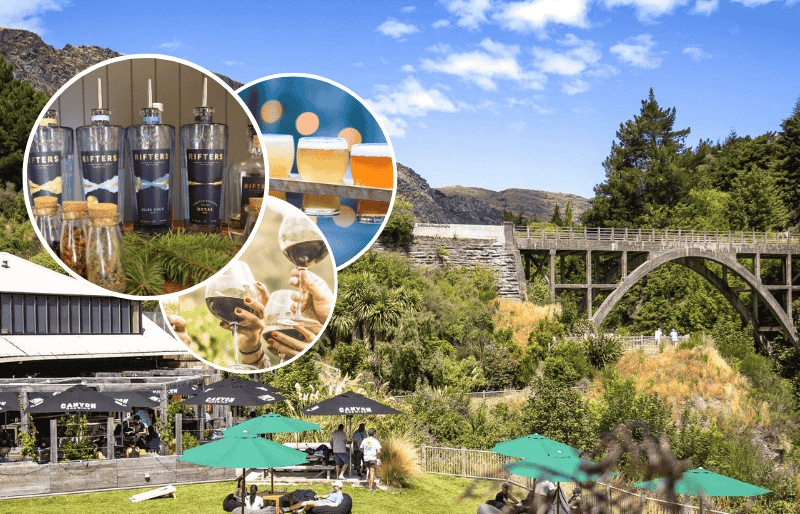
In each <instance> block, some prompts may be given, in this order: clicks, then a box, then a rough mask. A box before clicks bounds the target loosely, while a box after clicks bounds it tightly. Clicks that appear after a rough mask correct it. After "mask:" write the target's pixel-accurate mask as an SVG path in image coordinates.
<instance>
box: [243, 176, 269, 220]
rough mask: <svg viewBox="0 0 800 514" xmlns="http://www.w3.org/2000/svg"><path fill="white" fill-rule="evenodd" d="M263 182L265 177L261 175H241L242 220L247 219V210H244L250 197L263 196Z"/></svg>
mask: <svg viewBox="0 0 800 514" xmlns="http://www.w3.org/2000/svg"><path fill="white" fill-rule="evenodd" d="M264 183H265V177H263V176H261V175H251V176H249V177H248V176H244V177H242V205H241V208H240V210H241V213H242V221H243V222H244V221H245V220H247V212H246V211H245V210H244V208H245V206H246V205H248V204H249V203H250V199H251V198H263V197H264V189H265V188H264Z"/></svg>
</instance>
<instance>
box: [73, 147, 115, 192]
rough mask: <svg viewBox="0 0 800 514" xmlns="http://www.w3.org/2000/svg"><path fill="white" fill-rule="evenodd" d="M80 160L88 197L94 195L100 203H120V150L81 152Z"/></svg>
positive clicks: (84, 187) (84, 190)
mask: <svg viewBox="0 0 800 514" xmlns="http://www.w3.org/2000/svg"><path fill="white" fill-rule="evenodd" d="M80 160H81V171H82V172H83V195H84V196H85V197H86V199H87V200H88V199H89V197H90V196H93V197H95V198H96V199H97V201H98V202H99V203H114V204H117V205H119V152H118V151H117V150H112V151H106V150H103V151H88V152H81V154H80Z"/></svg>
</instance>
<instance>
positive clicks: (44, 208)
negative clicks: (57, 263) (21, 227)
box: [33, 196, 61, 255]
mask: <svg viewBox="0 0 800 514" xmlns="http://www.w3.org/2000/svg"><path fill="white" fill-rule="evenodd" d="M57 211H58V199H57V198H56V197H55V196H37V197H36V198H34V199H33V216H34V219H35V222H36V227H37V228H38V229H39V233H40V234H41V236H42V239H44V242H45V244H46V245H47V246H49V247H50V249H51V250H53V253H55V254H56V255H59V254H60V253H61V218H59V217H58V214H57Z"/></svg>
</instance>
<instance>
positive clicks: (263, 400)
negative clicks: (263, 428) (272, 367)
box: [180, 380, 286, 406]
mask: <svg viewBox="0 0 800 514" xmlns="http://www.w3.org/2000/svg"><path fill="white" fill-rule="evenodd" d="M222 382H224V381H222ZM244 382H245V383H242V384H239V385H227V386H226V385H222V386H220V385H219V384H221V382H216V383H214V384H211V385H210V386H208V387H206V390H205V391H203V392H202V393H200V394H198V395H197V396H194V397H192V398H189V399H186V400H184V401H182V402H180V403H181V404H182V405H249V406H261V405H266V404H268V403H274V402H282V401H284V400H286V397H284V396H281V395H279V394H277V393H276V392H274V389H275V388H273V387H269V386H266V385H265V384H259V383H258V382H252V381H250V380H245V381H244Z"/></svg>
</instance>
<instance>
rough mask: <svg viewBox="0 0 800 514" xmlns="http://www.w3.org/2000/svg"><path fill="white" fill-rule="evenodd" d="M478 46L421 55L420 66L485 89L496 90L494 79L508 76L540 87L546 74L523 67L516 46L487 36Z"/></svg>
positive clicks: (495, 80)
mask: <svg viewBox="0 0 800 514" xmlns="http://www.w3.org/2000/svg"><path fill="white" fill-rule="evenodd" d="M479 46H480V47H481V48H482V49H483V50H484V51H481V50H476V51H473V52H463V53H451V54H448V55H447V56H446V57H444V58H443V59H438V60H433V59H421V61H420V62H421V64H420V67H421V68H422V69H423V70H425V71H429V72H435V73H445V74H448V75H454V76H456V77H459V78H461V79H462V80H464V81H466V82H470V83H472V84H475V85H476V86H478V87H480V88H481V89H485V90H487V91H496V90H497V81H498V80H511V81H514V82H517V83H519V84H520V85H521V86H522V87H524V88H530V89H542V88H543V87H544V82H545V81H546V77H545V76H544V75H543V74H541V73H538V72H535V71H526V70H524V69H523V68H522V66H521V65H520V64H519V62H518V61H517V55H518V54H519V51H520V50H519V47H518V46H516V45H504V44H502V43H498V42H495V41H492V40H491V39H488V38H487V39H484V40H483V41H481V43H480V44H479Z"/></svg>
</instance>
